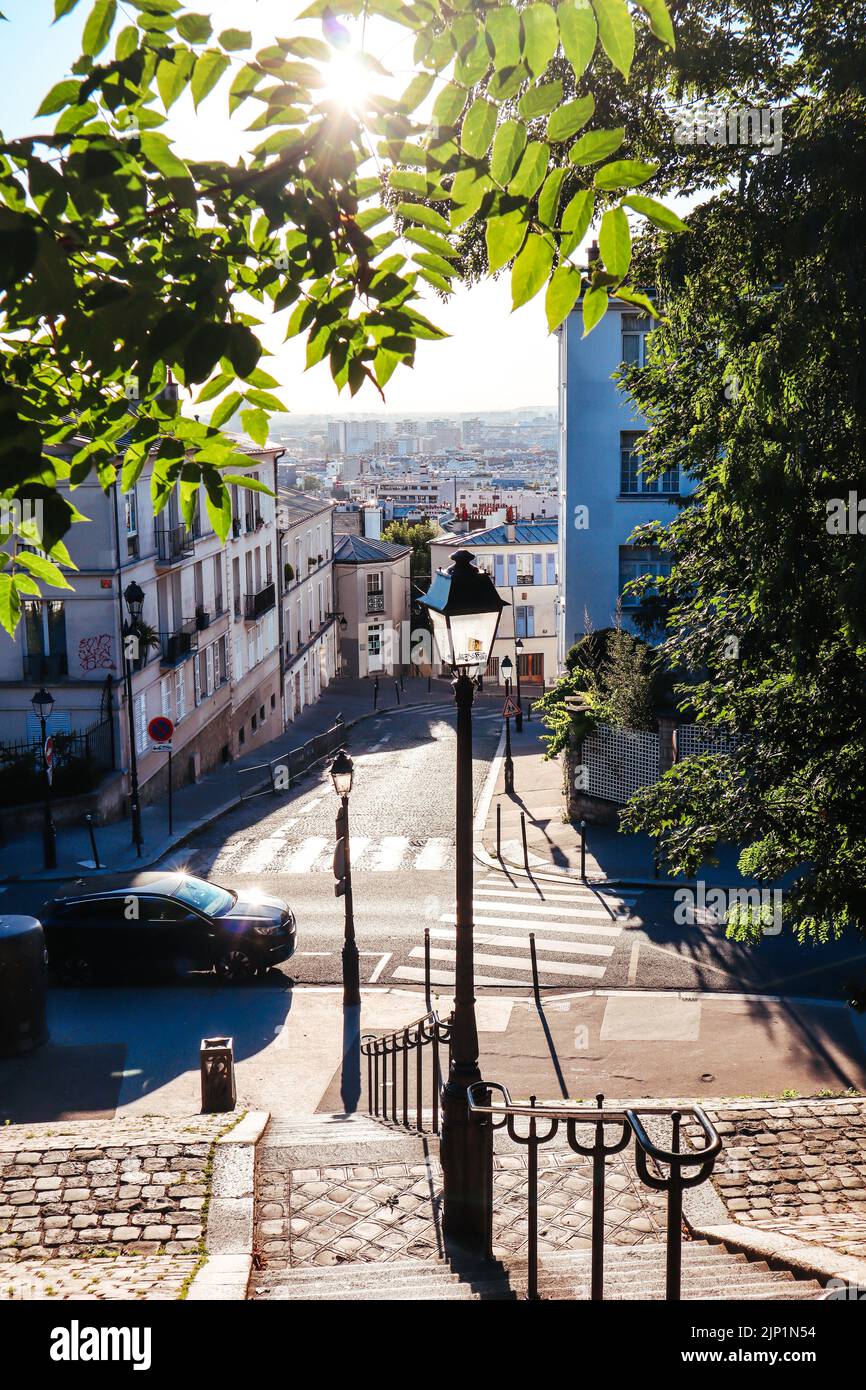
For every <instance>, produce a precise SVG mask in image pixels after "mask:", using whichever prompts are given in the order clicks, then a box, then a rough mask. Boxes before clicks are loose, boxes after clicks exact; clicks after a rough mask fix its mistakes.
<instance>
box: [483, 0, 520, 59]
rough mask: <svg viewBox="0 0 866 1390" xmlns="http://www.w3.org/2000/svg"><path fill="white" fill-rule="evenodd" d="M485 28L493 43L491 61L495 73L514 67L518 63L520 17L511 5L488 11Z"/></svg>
mask: <svg viewBox="0 0 866 1390" xmlns="http://www.w3.org/2000/svg"><path fill="white" fill-rule="evenodd" d="M485 28H486V29H487V33H488V35H489V37H490V39H491V41H492V43H493V61H494V65H495V67H496V71H497V72H501V71H502V69H503V68H511V67H516V66H517V64H518V63H519V62H520V58H521V53H520V15H519V14H518V12H517V10H515V9H514V8H513V7H512V6H511V5H500V6H499V7H498V8H497V9H495V10H490V11H489V12H488V14H487V17H486V20H485Z"/></svg>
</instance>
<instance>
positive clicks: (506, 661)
mask: <svg viewBox="0 0 866 1390" xmlns="http://www.w3.org/2000/svg"><path fill="white" fill-rule="evenodd" d="M499 669H500V670H501V672H502V675H503V678H504V680H505V764H504V769H503V770H504V774H505V792H506V795H507V796H511V795H512V793H513V791H514V759H513V758H512V756H511V715H510V714H509V712H508V705H509V701H510V700H511V672H512V671H513V670H514V666H513V664H512V661H511V657H510V656H506V657H503V659H502V665H501V667H500V668H499Z"/></svg>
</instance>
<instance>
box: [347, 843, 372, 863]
mask: <svg viewBox="0 0 866 1390" xmlns="http://www.w3.org/2000/svg"><path fill="white" fill-rule="evenodd" d="M369 845H370V838H369V836H368V835H350V836H349V856H350V858H351V860H352V868H353V869H355V868H357V867H358V862H359V860H360V859H361V858H362V857H363V854H364V851H365V850H366V849H368V848H369Z"/></svg>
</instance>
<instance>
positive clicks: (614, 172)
mask: <svg viewBox="0 0 866 1390" xmlns="http://www.w3.org/2000/svg"><path fill="white" fill-rule="evenodd" d="M658 167H659V166H658V165H657V164H645V163H644V161H643V160H642V159H615V160H614V161H613V163H612V164H605V166H604V168H603V169H599V170H598V173H597V174H596V176H595V178H594V180H593V182H594V183H595V186H596V188H605V189H611V188H635V187H636V186H637V185H638V184H641V183H646V181H647V179H650V178H652V176H653V174H654V173H655V172H656V170H657V169H658Z"/></svg>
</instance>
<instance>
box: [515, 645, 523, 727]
mask: <svg viewBox="0 0 866 1390" xmlns="http://www.w3.org/2000/svg"><path fill="white" fill-rule="evenodd" d="M522 651H523V641H522V639H521V638H520V637H518V638H517V640H516V641H515V643H514V655H515V658H516V661H517V719H516V720H515V728H516V729H517V732H518V733H519V734H522V733H523V702H522V701H521V699H520V653H521V652H522Z"/></svg>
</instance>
